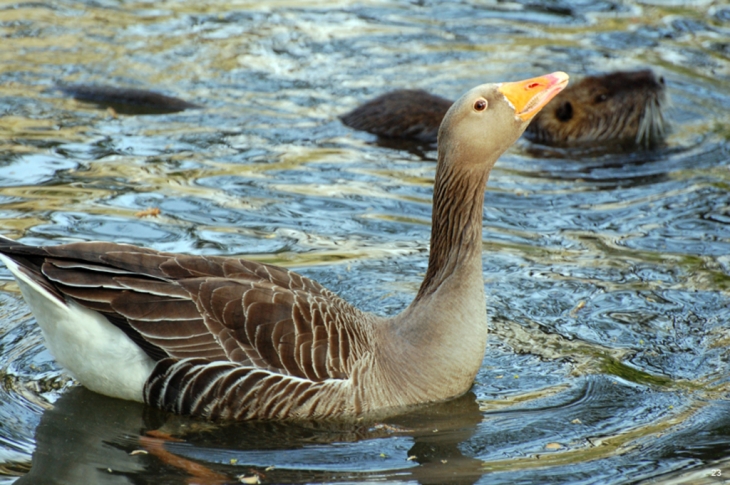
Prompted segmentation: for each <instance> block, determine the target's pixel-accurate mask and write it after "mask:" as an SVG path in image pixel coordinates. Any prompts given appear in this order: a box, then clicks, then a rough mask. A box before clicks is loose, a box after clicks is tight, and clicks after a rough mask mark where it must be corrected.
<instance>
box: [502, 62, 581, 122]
mask: <svg viewBox="0 0 730 485" xmlns="http://www.w3.org/2000/svg"><path fill="white" fill-rule="evenodd" d="M567 85H568V75H567V74H565V73H564V72H561V71H557V72H554V73H552V74H546V75H545V76H540V77H533V78H532V79H526V80H524V81H516V82H512V83H502V84H501V85H500V86H499V92H501V93H502V94H503V95H504V97H505V98H506V99H507V101H509V103H510V104H511V105H512V107H513V108H514V110H515V116H516V117H517V118H519V119H521V120H522V121H530V120H531V119H532V117H533V116H535V115H536V114H537V113H538V112H539V111H540V110H541V109H542V108H543V106H545V105H546V104H548V103H549V102H550V100H551V99H553V98H554V97H555V96H556V95H557V94H558V93H559V92H560V91H562V90H563V88H565V86H567Z"/></svg>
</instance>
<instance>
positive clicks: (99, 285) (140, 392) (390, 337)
mask: <svg viewBox="0 0 730 485" xmlns="http://www.w3.org/2000/svg"><path fill="white" fill-rule="evenodd" d="M567 82H568V76H567V75H566V74H565V73H562V72H555V73H552V74H548V75H546V76H542V77H536V78H533V79H528V80H525V81H520V82H511V83H502V84H484V85H481V86H478V87H476V88H474V89H472V90H471V91H469V92H467V93H466V94H465V95H464V96H462V97H461V98H460V99H459V100H458V101H456V102H455V103H454V104H453V106H452V107H451V108H450V109H449V111H448V113H447V114H446V116H445V118H444V121H443V123H442V125H441V129H440V132H439V145H438V166H437V169H436V178H435V187H434V193H433V221H432V222H433V225H432V230H431V250H430V256H429V263H428V269H427V272H426V275H425V277H424V280H423V283H422V285H421V287H420V289H419V291H418V294H417V295H416V297H415V299H414V301H413V303H412V304H411V305H410V306H408V307H407V308H406V309H405V310H404V311H403V312H402V313H400V314H399V315H396V316H394V317H392V318H384V317H380V316H376V315H373V314H369V313H365V312H362V311H360V310H358V309H356V308H355V307H353V306H351V305H350V304H348V303H347V302H345V301H344V300H342V299H340V298H339V297H337V296H336V295H335V294H333V293H332V292H330V291H328V290H326V289H325V288H323V287H322V286H320V285H319V284H318V283H316V282H314V281H312V280H310V279H307V278H305V277H303V276H300V275H298V274H296V273H294V272H292V271H288V270H286V269H283V268H279V267H275V266H270V265H267V264H261V263H256V262H252V261H246V260H244V259H237V258H226V257H213V256H191V255H183V254H171V253H163V252H159V251H155V250H152V249H146V248H141V247H136V246H131V245H126V244H115V243H110V242H87V243H72V244H63V245H57V246H45V247H34V246H28V245H23V244H20V243H17V242H15V241H12V240H10V239H6V238H2V240H0V259H2V260H3V261H4V263H5V264H6V265H7V267H8V268H9V269H10V271H11V272H12V273H13V275H14V276H15V278H16V280H17V282H18V286H19V287H20V289H21V292H22V293H23V296H24V298H25V300H26V301H27V303H28V304H29V305H30V307H31V309H32V311H33V313H34V315H35V317H36V320H37V321H38V324H39V325H40V327H41V330H42V333H43V336H44V338H45V342H46V345H47V347H48V349H49V350H50V352H51V353H52V355H53V356H54V358H55V359H56V360H57V361H58V363H59V364H60V365H61V366H63V367H64V368H66V369H67V370H68V371H69V372H70V373H71V374H72V375H73V376H74V377H75V378H76V379H77V380H78V382H80V383H81V384H83V385H85V386H86V387H87V388H89V389H91V390H93V391H96V392H99V393H101V394H106V395H108V396H112V397H117V398H122V399H129V400H135V401H143V402H146V403H148V404H150V405H153V406H157V407H159V408H162V409H165V410H169V411H172V412H176V413H181V414H190V415H196V416H203V417H208V418H214V419H287V418H303V419H321V418H332V417H339V418H342V417H353V416H361V415H376V414H387V413H393V412H396V411H397V410H399V409H402V408H404V407H406V406H411V405H415V404H419V403H427V402H435V401H443V400H446V399H450V398H454V397H456V396H459V395H461V394H463V393H465V392H466V391H467V390H468V389H469V388H470V387H471V385H472V382H473V379H474V377H475V375H476V373H477V371H478V370H479V367H480V365H481V362H482V359H483V356H484V351H485V347H486V340H487V315H486V299H485V294H484V283H483V277H482V262H481V253H482V209H483V205H484V190H485V184H486V182H487V179H488V178H489V173H490V171H491V169H492V167H493V166H494V163H495V162H496V161H497V158H498V157H499V156H500V155H501V154H502V153H503V152H504V151H505V150H507V148H509V146H510V145H512V144H513V143H514V142H515V140H517V138H518V137H519V136H520V135H521V134H522V132H523V131H524V129H525V127H526V126H527V124H528V123H529V122H530V120H531V119H532V118H533V117H534V116H535V114H536V113H537V112H538V111H539V110H540V109H541V108H542V107H543V106H545V104H547V103H548V102H549V101H550V100H551V99H552V98H553V97H554V96H555V95H556V94H557V93H558V92H560V90H562V89H563V88H564V87H565V86H566V84H567Z"/></svg>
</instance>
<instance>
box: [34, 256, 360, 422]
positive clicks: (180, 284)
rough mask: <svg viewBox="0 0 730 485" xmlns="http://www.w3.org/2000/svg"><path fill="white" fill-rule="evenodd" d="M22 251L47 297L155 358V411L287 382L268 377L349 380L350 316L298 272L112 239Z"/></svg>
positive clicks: (152, 384)
mask: <svg viewBox="0 0 730 485" xmlns="http://www.w3.org/2000/svg"><path fill="white" fill-rule="evenodd" d="M20 247H21V248H25V247H24V246H20ZM30 251H33V252H34V254H33V256H34V258H35V262H36V264H37V265H40V268H39V269H40V271H38V272H39V273H42V274H43V275H44V276H45V278H47V282H49V283H51V285H50V286H52V287H53V288H54V291H55V292H57V293H61V294H63V295H64V296H65V297H67V298H71V299H73V300H75V301H77V302H78V303H80V304H81V305H83V306H86V307H88V308H90V309H93V310H96V311H99V312H101V313H103V314H104V315H105V316H107V318H108V319H109V320H110V321H111V322H112V323H113V324H114V325H116V326H117V327H119V328H120V329H122V330H123V331H124V332H125V333H126V334H127V335H128V336H129V337H130V338H131V339H132V340H133V341H134V342H135V343H137V344H138V345H139V346H140V347H141V348H143V349H144V350H145V352H146V353H147V354H148V355H149V356H150V357H152V358H153V359H154V360H156V361H160V362H159V364H158V367H159V369H158V370H157V371H156V372H155V373H153V376H154V377H152V378H151V379H150V382H149V384H148V389H147V390H146V393H147V395H148V398H149V399H152V400H154V401H155V402H156V403H157V404H158V405H161V406H163V407H168V406H169V405H172V401H171V400H175V399H176V400H177V401H175V402H177V403H178V404H176V405H174V406H173V407H175V408H176V409H175V410H176V411H178V412H192V411H193V409H192V407H195V408H196V409H197V410H198V411H199V409H198V407H200V406H208V407H210V406H212V402H215V401H210V400H206V399H203V401H206V402H207V404H205V403H203V401H199V400H200V399H201V398H200V396H197V397H195V396H196V394H197V393H198V391H200V390H201V389H203V388H204V387H206V386H208V387H207V389H208V391H210V392H213V394H216V395H218V396H219V398H220V397H221V396H228V398H229V399H233V398H232V396H233V395H234V394H235V395H236V396H239V397H240V396H241V394H242V393H244V391H245V389H249V388H250V389H253V388H254V387H256V388H258V386H262V385H264V383H266V386H269V385H272V386H274V387H275V388H276V389H279V390H280V391H281V390H283V389H284V388H287V389H288V388H289V387H288V386H291V385H293V384H291V383H286V384H285V383H280V384H276V385H274V383H272V381H271V379H274V378H275V377H276V379H275V381H276V382H278V380H277V379H279V378H280V377H284V376H291V377H293V378H295V379H294V380H293V381H291V382H296V383H297V384H296V386H298V387H300V388H301V387H302V386H303V384H302V382H309V383H310V384H315V383H318V382H319V383H321V382H323V381H324V380H326V379H332V378H335V379H343V378H347V376H348V371H349V369H348V358H349V357H350V343H349V340H350V339H351V338H352V337H353V335H352V334H351V332H350V331H349V330H348V328H347V327H349V323H350V322H348V321H342V318H343V317H342V311H343V310H345V312H344V313H345V314H347V312H350V311H351V312H356V310H354V309H353V308H352V307H349V305H348V304H347V303H345V302H344V301H342V300H341V299H339V298H338V297H336V296H334V295H333V294H332V293H330V292H329V291H327V290H326V289H325V288H323V287H322V286H320V285H319V284H317V283H315V282H313V281H311V280H309V279H307V278H304V277H302V276H300V275H298V274H296V273H292V272H290V271H287V270H285V269H282V268H277V267H273V266H268V265H263V264H259V263H255V262H251V261H245V260H237V259H230V258H218V257H196V256H179V255H172V254H166V253H158V252H155V251H152V250H149V249H141V248H136V247H132V246H126V245H115V244H111V243H90V244H89V243H74V244H68V245H63V246H53V247H47V248H42V249H41V250H40V251H39V250H37V249H35V250H30ZM39 253H40V254H39ZM346 307H347V308H346ZM352 317H353V319H354V318H356V315H354V314H353V315H352ZM216 361H220V362H221V363H220V364H214V365H212V363H213V362H216ZM205 363H207V364H205ZM224 363H225V364H224ZM206 365H209V366H210V368H207V367H206ZM246 369H247V370H246ZM257 369H258V370H257ZM277 376H279V377H277ZM213 381H215V382H216V384H215V385H213V384H211V383H212V382H213ZM286 381H287V382H289V381H290V379H286ZM206 382H207V383H208V384H205V383H206ZM240 386H243V387H241V388H240V389H239V388H238V387H240ZM281 386H283V387H281ZM296 386H295V387H296ZM304 387H307V386H304ZM234 388H235V389H234ZM181 389H183V390H184V392H181V394H184V395H185V396H187V397H185V398H182V397H181V396H180V395H178V392H179V391H180V390H181ZM250 389H249V390H250ZM267 389H268V388H267ZM300 390H302V392H303V390H304V389H303V388H302V389H300ZM257 392H259V391H257ZM266 392H267V393H268V392H275V390H272V389H269V390H267V391H266ZM191 393H192V394H191ZM174 396H176V397H174ZM194 397H195V398H194ZM209 397H210V398H213V396H209ZM180 399H183V400H182V401H180ZM213 399H216V398H213ZM239 403H240V401H239ZM183 404H184V405H183ZM239 405H240V404H239ZM179 406H183V407H185V408H186V409H185V410H183V409H182V408H179ZM191 406H192V407H191ZM196 406H197V407H196ZM221 406H222V407H221V412H224V414H226V413H227V414H230V413H231V412H233V411H232V410H231V409H228V408H227V407H226V406H225V405H223V404H221ZM211 409H212V408H211ZM225 409H228V410H227V411H223V410H225ZM241 412H243V411H241ZM277 412H278V411H277ZM204 414H206V415H210V414H209V412H206V413H204ZM214 414H216V413H214Z"/></svg>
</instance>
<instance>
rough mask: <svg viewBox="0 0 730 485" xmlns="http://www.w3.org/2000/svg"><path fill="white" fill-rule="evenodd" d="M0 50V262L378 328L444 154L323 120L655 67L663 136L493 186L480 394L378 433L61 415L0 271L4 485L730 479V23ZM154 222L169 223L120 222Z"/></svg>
mask: <svg viewBox="0 0 730 485" xmlns="http://www.w3.org/2000/svg"><path fill="white" fill-rule="evenodd" d="M0 33H1V34H2V39H3V40H2V43H3V48H2V49H0V113H2V118H0V146H1V147H2V149H1V150H0V227H1V228H2V231H3V233H4V234H7V235H9V236H11V237H15V238H21V239H22V240H23V241H24V242H28V243H38V244H46V243H50V244H52V243H60V242H64V241H77V240H99V239H101V240H115V241H124V242H131V243H135V244H141V245H146V246H151V247H154V248H156V249H161V250H170V251H184V252H194V253H199V254H236V255H246V256H247V257H250V258H254V259H257V260H260V261H266V262H273V263H276V264H282V265H286V266H289V267H297V268H298V270H300V271H301V272H303V273H304V274H306V275H308V276H310V277H313V278H315V279H317V280H319V281H321V282H322V283H323V284H325V286H328V287H329V288H331V289H333V290H335V291H336V292H337V293H339V294H340V295H342V296H343V297H345V298H346V299H348V300H349V301H352V302H353V303H355V304H356V305H357V306H359V307H361V308H364V309H367V310H372V311H376V312H380V313H383V314H394V313H396V312H398V311H399V310H401V309H402V308H403V307H405V306H406V305H407V304H408V302H409V301H410V299H411V298H412V296H413V295H414V292H415V290H416V289H417V287H418V285H419V283H420V280H421V278H422V276H423V273H424V271H425V267H426V253H427V242H428V235H429V222H430V219H429V218H430V211H431V208H430V199H431V192H432V181H433V176H434V163H433V160H434V158H435V152H433V151H432V150H431V149H429V147H424V146H418V145H396V146H389V145H390V144H385V143H382V142H380V141H378V140H376V139H375V138H374V137H372V136H371V135H368V134H363V133H355V132H352V131H351V130H349V129H347V128H346V127H344V126H342V125H341V124H340V123H339V122H338V120H337V115H339V114H342V113H344V112H346V111H348V110H349V109H351V108H353V107H354V106H356V105H357V104H359V103H361V102H363V101H365V100H366V99H369V98H370V97H372V96H374V95H377V94H381V93H383V92H385V91H387V90H389V89H393V88H396V87H419V88H423V89H426V90H428V91H430V92H433V93H435V94H439V95H442V96H445V97H449V98H455V97H457V96H458V95H460V94H461V93H462V92H463V91H465V90H467V89H468V88H470V87H472V86H473V85H476V84H481V83H483V82H488V81H502V80H515V79H523V78H526V77H530V76H534V75H538V74H542V73H545V72H549V71H554V70H558V69H560V70H564V71H567V72H568V73H570V74H571V75H573V76H574V77H579V76H581V75H586V74H593V73H597V72H606V71H609V70H616V69H633V68H644V67H651V68H652V69H654V70H655V72H657V73H658V74H661V75H662V76H664V77H665V79H666V81H667V86H668V90H669V93H670V96H671V99H672V101H673V106H672V109H671V110H670V112H669V118H670V119H671V120H672V122H673V126H674V130H673V133H672V135H671V136H670V138H669V140H668V145H667V147H665V148H662V149H660V150H657V151H654V152H650V153H634V154H624V155H617V154H600V153H598V154H596V153H594V154H588V155H586V154H579V153H575V152H571V151H561V150H552V149H545V148H540V147H534V146H531V145H530V144H528V143H527V142H522V141H521V142H519V143H518V144H517V146H516V147H515V148H513V149H512V150H511V151H510V152H509V153H508V154H507V155H505V156H504V157H502V159H501V161H500V162H499V164H498V166H497V168H496V169H495V171H494V172H493V174H492V177H491V181H490V186H489V190H488V192H487V196H486V202H485V208H486V211H485V215H484V279H485V286H486V289H487V292H488V295H489V296H488V312H489V314H490V316H491V331H492V333H491V335H490V340H489V344H488V348H487V352H486V358H485V360H484V364H483V366H482V369H481V371H480V373H479V375H478V377H477V381H476V383H475V386H474V388H473V390H472V392H471V393H469V394H468V395H466V396H464V397H463V398H461V399H459V400H456V401H454V402H452V403H446V404H443V405H439V406H432V407H427V408H424V409H422V410H419V411H418V412H415V413H413V414H411V415H406V416H402V417H399V418H393V419H392V420H390V421H388V422H387V423H381V424H377V425H373V424H370V423H369V424H365V423H363V425H362V426H360V427H353V426H350V427H342V426H341V427H335V426H328V425H323V424H319V425H317V424H311V425H305V424H302V425H297V426H293V425H287V426H284V425H277V424H251V423H243V424H238V425H235V426H214V425H211V424H207V423H200V422H196V421H191V420H187V419H184V418H170V417H169V416H164V415H161V414H160V413H157V412H155V411H154V410H150V409H146V408H144V407H143V406H139V405H136V404H133V403H126V402H122V401H116V400H113V399H107V398H104V397H101V396H97V395H95V394H93V393H91V392H88V391H85V390H83V389H81V388H78V387H74V386H73V385H72V383H71V382H69V380H68V378H67V377H66V376H65V374H64V373H63V371H61V370H60V369H59V368H58V367H57V366H56V364H55V363H54V362H53V359H52V358H51V356H50V355H49V354H48V352H47V351H46V350H45V349H44V347H43V343H42V340H41V338H40V333H39V331H38V329H37V328H36V326H35V325H34V320H33V318H32V316H31V315H30V314H29V312H28V309H27V307H26V305H25V304H24V302H23V301H22V299H21V298H20V296H19V293H18V291H17V287H16V286H15V285H14V284H13V283H11V282H9V279H10V278H9V273H8V272H7V271H6V270H5V269H4V268H3V269H2V275H3V277H4V281H6V283H5V284H4V286H3V287H2V291H1V292H0V312H1V315H2V318H0V483H11V482H13V481H14V480H16V477H18V476H23V475H25V474H26V473H28V471H29V470H30V468H31V460H33V469H32V471H31V472H30V474H29V475H26V476H25V477H23V478H20V479H19V480H17V483H36V484H37V483H59V484H62V483H63V484H70V483H98V484H102V483H103V484H117V483H180V481H181V480H184V479H185V477H189V476H190V474H191V473H192V474H195V472H194V471H193V468H192V465H191V464H197V465H203V466H204V467H205V470H206V471H205V472H206V473H209V475H206V477H207V478H201V477H200V476H199V477H198V478H197V480H198V481H197V482H196V483H231V482H233V481H235V479H236V477H237V476H238V475H247V476H251V475H253V474H254V473H260V474H262V477H261V480H262V481H263V482H264V483H309V482H317V483H319V482H337V483H347V482H363V481H379V482H387V483H415V482H418V483H468V484H471V483H509V484H514V483H541V482H542V483H545V482H548V481H551V482H563V483H576V484H577V483H580V484H583V483H625V482H642V481H651V480H653V479H658V480H660V481H672V483H716V482H719V481H721V480H723V479H724V478H726V477H727V476H728V475H730V462H728V458H729V457H730V401H729V400H728V391H729V386H730V382H729V381H728V375H730V373H729V372H728V370H730V369H729V364H728V360H729V359H730V353H729V352H728V350H727V347H728V345H729V344H730V334H729V333H728V330H729V328H730V311H729V308H730V307H729V303H730V297H729V295H728V290H730V193H729V192H728V187H730V172H729V171H728V168H729V167H730V143H729V142H728V139H729V138H730V130H729V129H728V127H727V126H728V122H729V121H730V115H728V113H729V112H730V82H729V81H730V58H729V57H730V7H728V6H722V5H721V4H720V2H714V1H699V0H698V1H694V2H693V1H674V2H654V1H646V2H631V1H625V2H615V1H601V0H586V1H581V2H567V1H566V2H561V1H555V2H545V3H540V2H531V1H526V0H525V1H514V2H498V1H483V2H474V3H473V4H469V3H465V2H447V1H444V2H439V1H418V2H405V1H402V2H396V1H370V2H368V1H363V2H357V3H355V2H348V1H339V2H329V3H327V4H326V5H324V6H323V5H322V2H288V1H283V0H282V1H271V2H266V3H264V2H250V1H238V2H229V3H222V2H221V3H215V2H195V3H193V2H175V1H169V2H156V3H141V2H135V1H125V2H109V1H94V2H91V1H88V2H85V3H84V2H72V1H58V2H52V3H51V2H49V3H44V2H27V3H9V2H5V3H2V4H0ZM70 82H84V83H98V84H112V85H116V86H126V87H136V88H148V89H157V90H160V91H163V92H165V93H166V94H170V95H175V96H179V97H182V98H184V99H186V100H189V101H191V102H195V103H199V104H201V105H203V106H204V108H203V109H200V110H191V111H186V112H183V113H178V114H171V115H161V116H118V117H114V116H112V115H111V114H110V113H109V112H106V111H104V110H100V109H98V108H96V107H94V106H90V105H85V104H82V103H79V102H76V101H73V100H70V99H68V98H66V97H64V96H63V95H62V94H61V93H59V92H58V91H56V90H54V85H56V83H70ZM150 207H156V208H159V209H160V211H161V212H160V215H159V216H156V217H141V216H139V215H137V213H138V212H139V211H143V210H145V209H147V208H150ZM152 430H161V431H164V432H166V433H169V434H171V435H173V436H175V437H177V439H179V440H180V441H175V442H168V443H166V444H164V445H160V441H159V440H158V441H154V440H155V439H158V438H150V436H149V432H150V431H152ZM154 436H157V435H154ZM150 440H152V441H150ZM135 450H145V451H146V453H141V454H137V453H132V452H133V451H135ZM173 457H177V461H174V459H173ZM270 467H274V468H273V469H272V468H270ZM200 473H202V472H200ZM712 475H719V476H712ZM206 480H207V481H206Z"/></svg>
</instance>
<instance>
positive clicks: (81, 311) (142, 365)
mask: <svg viewBox="0 0 730 485" xmlns="http://www.w3.org/2000/svg"><path fill="white" fill-rule="evenodd" d="M0 260H2V261H3V262H4V263H5V265H6V266H7V267H8V269H9V270H10V272H11V273H13V275H14V276H15V279H16V280H17V282H18V286H19V287H20V291H21V292H22V293H23V297H24V298H25V301H26V302H27V303H28V305H29V306H30V308H31V310H32V311H33V315H34V316H35V318H36V320H37V321H38V325H40V327H41V330H42V332H43V337H44V338H45V340H46V347H48V350H49V351H50V352H51V354H52V355H53V357H54V358H55V359H56V361H57V362H58V363H59V364H61V366H63V367H64V368H65V369H66V370H68V371H69V372H70V373H71V374H72V375H73V377H74V378H75V379H76V380H77V381H79V382H80V383H81V384H83V385H84V386H86V387H87V388H89V389H91V390H92V391H96V392H98V393H101V394H104V395H107V396H111V397H117V398H121V399H127V400H131V401H139V402H143V397H142V390H143V388H144V385H145V382H146V381H147V378H148V377H149V375H150V373H151V372H152V369H153V367H154V366H155V362H154V361H153V360H152V359H151V358H150V357H149V356H148V355H147V354H145V353H144V351H143V350H142V349H140V348H139V347H138V346H137V345H136V344H135V343H134V342H132V340H131V339H130V338H129V337H127V336H126V335H125V333H124V332H122V331H121V330H120V329H118V328H117V327H116V326H114V324H112V323H111V322H110V321H109V320H107V319H106V318H105V317H104V316H103V315H102V314H100V313H99V312H95V311H92V310H89V309H87V308H84V307H82V306H81V305H79V304H78V303H75V302H73V301H68V302H67V303H65V304H64V303H62V302H60V301H59V300H58V299H57V298H56V297H55V296H53V295H51V294H49V293H48V292H47V291H46V290H45V289H44V288H43V287H41V286H40V285H38V284H37V283H36V282H35V281H33V280H32V279H31V278H30V277H28V275H26V274H25V273H24V272H23V271H22V270H20V268H19V267H18V265H17V264H16V263H15V262H14V261H13V260H12V259H10V258H8V257H7V256H4V255H2V254H0Z"/></svg>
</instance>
